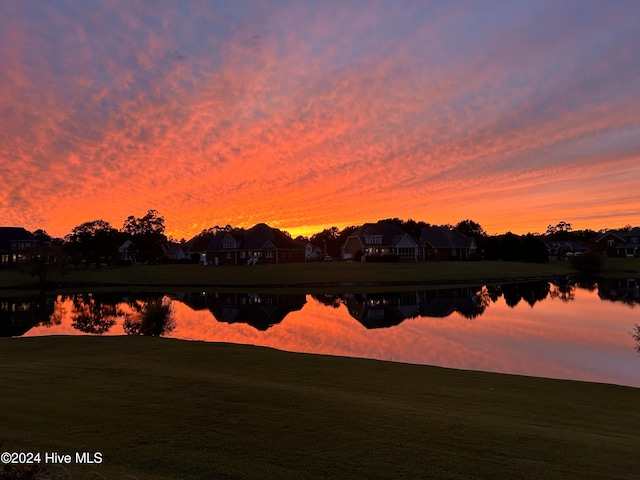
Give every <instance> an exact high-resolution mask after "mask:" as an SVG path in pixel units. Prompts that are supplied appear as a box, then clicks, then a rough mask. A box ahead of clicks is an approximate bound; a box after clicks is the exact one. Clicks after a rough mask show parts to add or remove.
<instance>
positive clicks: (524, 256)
mask: <svg viewBox="0 0 640 480" xmlns="http://www.w3.org/2000/svg"><path fill="white" fill-rule="evenodd" d="M520 252H521V255H520V259H521V260H524V261H525V262H534V263H544V262H547V261H548V260H549V249H548V248H547V246H546V245H545V244H544V242H543V241H542V240H541V239H540V238H538V237H536V236H534V235H532V234H531V233H528V234H527V235H525V236H524V237H523V238H522V240H521V242H520Z"/></svg>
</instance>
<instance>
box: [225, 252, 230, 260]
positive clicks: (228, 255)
mask: <svg viewBox="0 0 640 480" xmlns="http://www.w3.org/2000/svg"><path fill="white" fill-rule="evenodd" d="M225 258H226V259H227V260H231V252H227V254H226V255H225Z"/></svg>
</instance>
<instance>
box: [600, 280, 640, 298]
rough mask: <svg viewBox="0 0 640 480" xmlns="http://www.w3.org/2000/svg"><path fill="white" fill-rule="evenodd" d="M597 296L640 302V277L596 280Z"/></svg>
mask: <svg viewBox="0 0 640 480" xmlns="http://www.w3.org/2000/svg"><path fill="white" fill-rule="evenodd" d="M598 296H599V297H600V298H601V299H603V300H611V301H612V302H623V303H628V304H635V303H640V279H637V278H624V279H602V280H599V281H598Z"/></svg>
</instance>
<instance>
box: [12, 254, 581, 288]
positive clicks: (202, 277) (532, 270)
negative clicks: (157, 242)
mask: <svg viewBox="0 0 640 480" xmlns="http://www.w3.org/2000/svg"><path fill="white" fill-rule="evenodd" d="M570 272H572V270H571V267H570V265H569V263H568V262H549V263H545V264H534V263H522V262H490V261H483V262H434V263H357V262H354V263H347V262H327V263H305V264H282V265H255V266H250V267H249V266H218V267H202V266H199V265H151V266H135V267H119V268H103V269H102V270H97V269H95V268H87V269H80V270H73V269H71V270H69V271H67V272H66V274H64V275H62V274H60V273H59V272H56V273H55V274H52V275H51V277H50V278H49V280H48V283H49V285H50V288H54V289H55V288H65V287H72V288H76V287H82V286H89V287H96V286H103V287H117V286H128V287H130V286H133V287H136V286H140V287H142V286H145V287H150V286H171V287H175V286H186V287H203V286H206V287H276V288H277V287H291V286H299V287H326V286H331V287H342V286H346V287H352V286H354V285H364V286H371V285H419V284H441V285H447V284H450V283H483V282H487V281H509V280H524V279H531V278H544V277H549V276H552V275H556V274H566V273H570ZM36 286H37V281H36V279H35V277H31V276H29V275H26V274H19V273H17V272H15V271H11V270H4V271H0V288H5V289H7V288H15V287H22V288H29V287H36Z"/></svg>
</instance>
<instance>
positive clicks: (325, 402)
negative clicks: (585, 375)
mask: <svg viewBox="0 0 640 480" xmlns="http://www.w3.org/2000/svg"><path fill="white" fill-rule="evenodd" d="M0 388H1V389H2V391H3V393H4V394H3V395H2V397H1V398H0V425H2V430H1V431H0V443H1V444H2V450H4V451H35V452H38V451H39V452H45V451H49V452H51V451H55V452H60V453H71V454H73V453H74V452H76V451H90V452H94V451H100V452H102V454H103V457H104V460H103V463H102V464H100V465H92V466H81V465H71V466H70V470H71V471H72V473H73V478H81V476H82V474H83V473H84V472H86V471H89V470H94V471H98V472H100V473H101V474H103V475H104V476H105V477H106V478H107V479H109V480H111V479H116V478H120V476H122V475H124V474H129V475H135V476H136V477H138V478H139V479H141V480H142V479H156V480H163V479H178V478H180V479H186V480H191V479H193V480H195V479H198V480H200V479H203V478H215V479H230V478H248V479H269V478H273V479H276V478H277V479H283V478H284V479H289V478H290V479H296V480H297V479H299V478H312V479H313V478H318V479H325V478H353V479H362V478H367V479H373V478H389V479H393V478H450V479H457V478H513V479H519V478H522V479H527V478H530V479H541V478H559V479H560V478H561V479H568V478H576V479H589V478H637V475H638V471H639V467H640V462H639V461H638V456H637V453H638V447H639V446H640V433H639V432H640V412H639V410H638V408H637V405H638V404H639V402H640V389H633V388H627V387H618V386H612V385H602V384H589V383H580V382H569V381H559V380H547V379H537V378H528V377H518V376H509V375H499V374H488V373H480V372H466V371H456V370H447V369H441V368H433V367H426V366H415V365H403V364H393V363H386V362H379V361H372V360H359V359H346V358H337V357H322V356H316V355H302V354H293V353H284V352H278V351H273V350H269V349H265V348H256V347H247V346H238V345H226V344H203V343H198V342H184V341H177V340H168V339H157V338H155V339H154V338H142V337H124V338H100V337H81V338H66V337H58V338H55V337H52V338H22V339H0Z"/></svg>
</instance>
